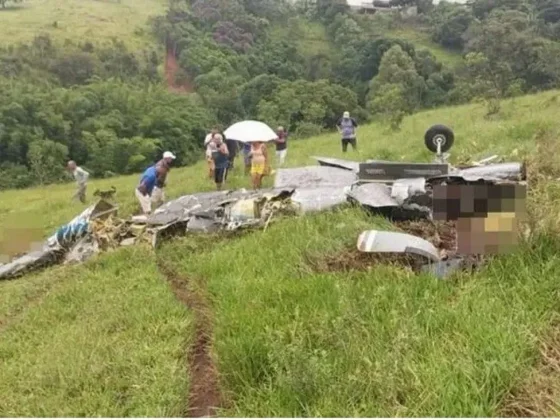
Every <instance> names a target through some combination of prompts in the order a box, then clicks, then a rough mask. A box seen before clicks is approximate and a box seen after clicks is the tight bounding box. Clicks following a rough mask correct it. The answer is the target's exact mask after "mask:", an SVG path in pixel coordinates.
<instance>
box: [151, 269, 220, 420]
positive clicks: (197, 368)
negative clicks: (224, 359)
mask: <svg viewBox="0 0 560 420" xmlns="http://www.w3.org/2000/svg"><path fill="white" fill-rule="evenodd" d="M157 265H158V268H159V270H160V272H161V273H162V274H163V275H164V276H165V277H166V278H167V281H168V283H169V286H170V287H171V290H172V291H173V294H174V295H175V297H176V298H177V299H178V300H179V301H180V302H182V303H183V304H185V305H186V306H187V307H188V308H189V309H190V310H191V311H192V312H193V314H194V318H195V340H194V342H193V343H191V344H190V347H189V348H188V350H187V354H188V372H187V374H188V375H189V377H190V387H189V394H188V398H187V401H186V404H185V405H186V407H185V409H184V412H183V413H182V414H183V415H184V416H186V417H212V416H215V415H216V412H217V409H218V408H219V407H220V406H221V405H222V395H221V392H220V387H219V380H218V370H217V368H216V364H215V363H214V360H213V358H212V338H213V323H212V310H211V307H210V304H209V302H208V299H207V297H206V296H205V292H204V290H203V289H204V286H205V285H204V284H203V283H204V282H202V281H200V282H194V281H192V279H187V278H186V277H184V276H181V275H180V274H179V273H177V272H176V271H175V270H174V269H173V268H172V267H170V266H169V265H168V264H167V263H166V262H165V261H163V260H162V259H161V258H158V259H157Z"/></svg>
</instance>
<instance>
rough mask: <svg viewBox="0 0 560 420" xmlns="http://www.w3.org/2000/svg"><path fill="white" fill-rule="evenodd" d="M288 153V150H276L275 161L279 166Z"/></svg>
mask: <svg viewBox="0 0 560 420" xmlns="http://www.w3.org/2000/svg"><path fill="white" fill-rule="evenodd" d="M287 153H288V149H284V150H277V151H276V159H278V162H279V163H280V164H283V163H284V161H285V160H286V154H287Z"/></svg>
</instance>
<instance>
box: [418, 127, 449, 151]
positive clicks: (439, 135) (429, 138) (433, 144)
mask: <svg viewBox="0 0 560 420" xmlns="http://www.w3.org/2000/svg"><path fill="white" fill-rule="evenodd" d="M437 139H442V140H443V143H442V145H441V153H445V152H447V151H449V149H451V146H453V142H454V141H455V134H453V130H451V129H450V128H449V127H447V126H445V125H441V124H438V125H433V126H431V127H430V128H429V129H428V131H426V134H424V144H425V145H426V147H427V148H428V150H429V151H430V152H432V153H437Z"/></svg>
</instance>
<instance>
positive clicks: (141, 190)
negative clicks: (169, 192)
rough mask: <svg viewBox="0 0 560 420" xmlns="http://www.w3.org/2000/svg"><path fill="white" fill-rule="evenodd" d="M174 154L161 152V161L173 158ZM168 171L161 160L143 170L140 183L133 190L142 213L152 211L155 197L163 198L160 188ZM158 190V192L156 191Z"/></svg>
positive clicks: (157, 199) (159, 199) (156, 198)
mask: <svg viewBox="0 0 560 420" xmlns="http://www.w3.org/2000/svg"><path fill="white" fill-rule="evenodd" d="M174 159H175V155H173V154H172V153H171V152H165V153H164V154H163V161H165V162H167V163H168V161H171V160H174ZM168 171H169V167H168V165H167V166H166V165H163V164H162V161H160V162H158V163H157V164H155V165H152V166H150V167H149V168H148V169H146V170H145V171H144V173H143V174H142V177H141V178H140V183H139V184H138V187H136V189H135V190H134V193H135V195H136V198H137V199H138V201H139V202H140V206H141V207H142V211H143V212H144V214H150V213H151V212H152V201H153V199H155V200H156V201H158V203H157V204H161V203H159V201H161V200H162V199H163V195H162V194H161V189H162V188H163V185H164V184H165V178H166V176H167V172H168ZM154 191H155V192H156V196H155V197H154ZM158 191H159V192H158Z"/></svg>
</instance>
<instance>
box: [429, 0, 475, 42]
mask: <svg viewBox="0 0 560 420" xmlns="http://www.w3.org/2000/svg"><path fill="white" fill-rule="evenodd" d="M473 19H474V17H473V15H472V12H471V11H470V10H469V9H467V8H465V7H464V6H462V5H460V4H456V3H447V2H441V3H439V4H438V6H437V7H436V8H435V9H434V10H433V12H432V14H431V15H430V20H431V25H432V38H433V40H434V41H435V42H437V43H439V44H441V45H443V46H445V47H449V48H455V49H459V50H461V49H462V48H463V46H464V39H463V37H464V34H465V32H466V31H467V29H468V28H469V26H470V24H471V23H472V22H473Z"/></svg>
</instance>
